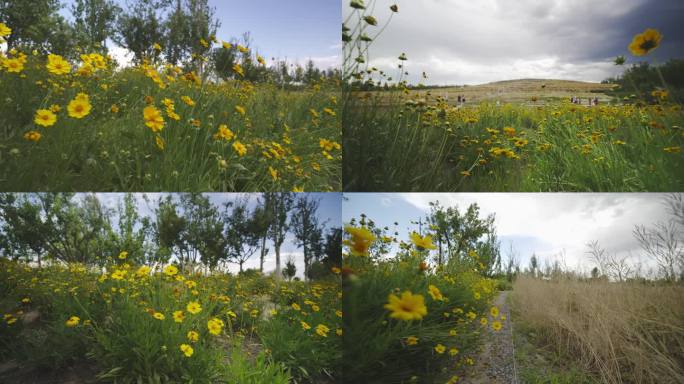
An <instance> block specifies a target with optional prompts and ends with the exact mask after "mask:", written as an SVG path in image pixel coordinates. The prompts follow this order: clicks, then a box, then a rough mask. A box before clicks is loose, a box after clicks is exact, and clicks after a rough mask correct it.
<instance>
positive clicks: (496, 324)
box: [492, 321, 501, 331]
mask: <svg viewBox="0 0 684 384" xmlns="http://www.w3.org/2000/svg"><path fill="white" fill-rule="evenodd" d="M492 329H493V330H495V331H500V330H501V322H500V321H494V322H492Z"/></svg>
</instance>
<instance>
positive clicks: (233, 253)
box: [225, 201, 260, 272]
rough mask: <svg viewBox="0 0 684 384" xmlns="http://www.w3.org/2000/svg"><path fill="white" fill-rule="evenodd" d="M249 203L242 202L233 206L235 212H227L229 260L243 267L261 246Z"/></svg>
mask: <svg viewBox="0 0 684 384" xmlns="http://www.w3.org/2000/svg"><path fill="white" fill-rule="evenodd" d="M252 217H253V216H251V215H250V212H249V209H248V208H247V202H245V201H240V202H237V203H236V204H235V205H234V206H233V210H232V211H231V212H230V213H229V214H228V213H227V212H226V218H225V220H226V224H227V225H226V243H227V244H226V245H227V250H228V258H229V260H231V261H232V262H234V263H237V264H238V265H239V266H240V272H242V270H243V269H242V266H243V265H244V263H245V262H246V261H247V260H249V258H250V257H252V256H253V255H254V253H255V252H256V249H257V247H258V246H259V240H260V238H259V235H258V233H257V231H256V229H257V224H258V223H255V222H254V221H253V220H252Z"/></svg>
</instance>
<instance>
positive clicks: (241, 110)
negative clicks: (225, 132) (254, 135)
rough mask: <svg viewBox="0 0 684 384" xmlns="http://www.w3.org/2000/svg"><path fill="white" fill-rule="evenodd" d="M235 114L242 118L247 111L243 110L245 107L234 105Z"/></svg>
mask: <svg viewBox="0 0 684 384" xmlns="http://www.w3.org/2000/svg"><path fill="white" fill-rule="evenodd" d="M235 112H237V113H239V114H241V115H242V116H244V115H245V113H247V111H246V110H245V107H242V106H239V105H236V106H235Z"/></svg>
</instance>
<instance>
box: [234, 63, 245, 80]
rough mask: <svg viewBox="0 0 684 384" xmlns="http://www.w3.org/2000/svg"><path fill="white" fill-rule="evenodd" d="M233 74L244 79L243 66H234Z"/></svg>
mask: <svg viewBox="0 0 684 384" xmlns="http://www.w3.org/2000/svg"><path fill="white" fill-rule="evenodd" d="M233 72H235V73H237V74H238V75H240V76H242V77H244V76H245V71H244V70H243V69H242V66H241V65H240V64H235V65H233Z"/></svg>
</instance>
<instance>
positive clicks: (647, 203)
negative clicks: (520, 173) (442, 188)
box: [399, 193, 667, 270]
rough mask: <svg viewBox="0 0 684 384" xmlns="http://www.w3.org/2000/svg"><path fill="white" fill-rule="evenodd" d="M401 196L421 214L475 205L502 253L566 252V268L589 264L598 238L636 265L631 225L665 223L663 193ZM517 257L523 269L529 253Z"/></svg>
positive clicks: (551, 255) (546, 255)
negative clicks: (436, 204)
mask: <svg viewBox="0 0 684 384" xmlns="http://www.w3.org/2000/svg"><path fill="white" fill-rule="evenodd" d="M399 196H400V197H401V198H403V199H404V200H405V201H407V202H408V203H410V204H412V205H413V206H415V207H417V208H418V209H420V210H422V211H423V212H425V213H427V212H429V210H430V207H429V203H430V202H432V201H435V200H439V201H440V203H441V204H442V205H443V206H458V207H459V208H460V209H461V210H463V209H465V208H466V207H467V206H468V205H470V204H471V203H477V204H478V205H479V206H480V212H481V214H482V215H489V214H495V215H496V222H495V223H496V228H497V233H498V234H499V237H500V238H502V239H503V240H504V244H503V247H502V251H504V252H507V242H509V241H510V242H511V243H512V244H513V246H514V247H517V248H518V249H525V250H530V253H531V252H532V251H534V252H536V254H537V255H538V256H541V257H542V258H543V259H546V260H549V262H553V260H555V258H556V257H557V255H559V254H563V253H564V254H565V262H566V263H567V265H568V267H571V268H577V267H578V266H579V268H580V269H583V270H586V269H587V268H588V267H589V264H590V263H589V259H588V257H587V255H586V252H587V246H586V244H587V243H589V242H591V241H594V240H597V241H598V242H599V243H600V244H601V246H602V247H604V248H605V249H606V250H607V251H608V252H609V253H615V254H618V255H625V256H626V255H630V254H631V255H632V256H633V260H632V261H633V262H635V261H637V257H638V255H640V254H641V250H640V247H639V244H638V242H637V241H636V240H635V239H634V238H633V236H632V230H633V229H634V226H635V225H647V226H648V225H651V224H653V223H654V222H656V221H662V220H667V210H666V208H665V206H664V205H663V199H664V195H663V194H636V193H624V194H586V193H582V194H568V193H552V194H549V193H541V194H539V193H505V194H504V193H458V194H455V193H451V194H449V193H435V194H430V193H421V194H419V193H412V194H400V195H399ZM530 248H532V249H530ZM521 256H522V257H523V259H524V262H523V263H522V264H523V265H526V263H527V260H528V259H529V257H530V254H524V255H521ZM642 261H643V262H645V263H646V262H647V260H642ZM646 264H649V263H646ZM650 265H651V266H652V265H653V264H652V263H650Z"/></svg>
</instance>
